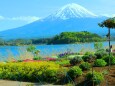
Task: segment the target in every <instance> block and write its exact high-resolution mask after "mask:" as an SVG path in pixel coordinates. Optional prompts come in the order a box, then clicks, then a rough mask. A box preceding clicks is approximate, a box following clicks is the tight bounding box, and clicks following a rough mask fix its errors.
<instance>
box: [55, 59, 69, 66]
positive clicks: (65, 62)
mask: <svg viewBox="0 0 115 86" xmlns="http://www.w3.org/2000/svg"><path fill="white" fill-rule="evenodd" d="M56 64H59V65H68V64H70V63H69V60H62V61H56Z"/></svg>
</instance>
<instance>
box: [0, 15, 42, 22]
mask: <svg viewBox="0 0 115 86" xmlns="http://www.w3.org/2000/svg"><path fill="white" fill-rule="evenodd" d="M39 19H40V18H39V17H36V16H19V17H4V16H0V20H11V21H25V22H28V23H30V22H34V21H36V20H39Z"/></svg>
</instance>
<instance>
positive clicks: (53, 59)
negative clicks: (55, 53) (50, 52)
mask: <svg viewBox="0 0 115 86" xmlns="http://www.w3.org/2000/svg"><path fill="white" fill-rule="evenodd" d="M46 60H47V61H56V58H50V57H47V58H46Z"/></svg>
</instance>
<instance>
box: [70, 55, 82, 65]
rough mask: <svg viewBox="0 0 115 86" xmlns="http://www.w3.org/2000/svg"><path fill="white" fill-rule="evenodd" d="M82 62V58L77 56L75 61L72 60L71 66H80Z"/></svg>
mask: <svg viewBox="0 0 115 86" xmlns="http://www.w3.org/2000/svg"><path fill="white" fill-rule="evenodd" d="M81 61H82V58H81V57H79V56H75V57H74V58H73V59H71V60H70V64H72V65H76V64H79V63H80V62H81Z"/></svg>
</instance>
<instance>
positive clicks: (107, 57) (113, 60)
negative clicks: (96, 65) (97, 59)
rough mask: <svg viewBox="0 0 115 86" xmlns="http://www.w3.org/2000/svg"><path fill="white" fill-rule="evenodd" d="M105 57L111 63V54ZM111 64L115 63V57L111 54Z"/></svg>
mask: <svg viewBox="0 0 115 86" xmlns="http://www.w3.org/2000/svg"><path fill="white" fill-rule="evenodd" d="M103 59H104V60H105V61H106V62H107V64H109V56H105V57H104V58H103ZM110 64H111V65H115V57H114V56H113V55H111V56H110Z"/></svg>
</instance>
